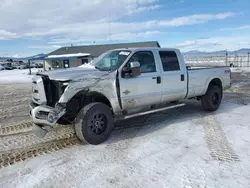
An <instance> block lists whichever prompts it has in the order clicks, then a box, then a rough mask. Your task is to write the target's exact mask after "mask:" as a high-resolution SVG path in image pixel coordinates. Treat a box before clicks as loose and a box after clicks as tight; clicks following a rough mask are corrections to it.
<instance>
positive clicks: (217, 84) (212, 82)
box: [209, 78, 222, 89]
mask: <svg viewBox="0 0 250 188" xmlns="http://www.w3.org/2000/svg"><path fill="white" fill-rule="evenodd" d="M211 85H215V86H218V87H220V88H221V89H222V82H221V80H220V79H219V78H214V79H213V80H211V82H210V83H209V86H211Z"/></svg>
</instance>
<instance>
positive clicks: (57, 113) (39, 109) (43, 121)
mask: <svg viewBox="0 0 250 188" xmlns="http://www.w3.org/2000/svg"><path fill="white" fill-rule="evenodd" d="M29 108H30V116H31V118H32V121H33V123H34V126H33V130H34V133H35V134H36V135H37V136H39V137H44V136H45V135H46V133H47V132H48V130H49V129H51V128H53V127H54V126H55V125H56V123H57V121H58V120H59V119H60V118H61V117H62V116H63V115H64V114H65V113H66V109H64V108H53V107H50V106H46V105H41V106H37V105H36V104H35V103H34V102H33V101H31V102H30V103H29Z"/></svg>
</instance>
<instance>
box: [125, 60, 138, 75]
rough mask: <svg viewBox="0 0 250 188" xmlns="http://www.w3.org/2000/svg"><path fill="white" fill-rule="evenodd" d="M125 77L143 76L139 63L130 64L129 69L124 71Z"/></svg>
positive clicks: (126, 68)
mask: <svg viewBox="0 0 250 188" xmlns="http://www.w3.org/2000/svg"><path fill="white" fill-rule="evenodd" d="M122 71H123V75H124V76H125V77H136V76H139V75H141V65H140V63H139V62H130V63H129V67H124V68H123V69H122Z"/></svg>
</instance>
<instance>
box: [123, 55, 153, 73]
mask: <svg viewBox="0 0 250 188" xmlns="http://www.w3.org/2000/svg"><path fill="white" fill-rule="evenodd" d="M130 62H139V63H140V66H141V73H149V72H156V66H155V59H154V54H153V53H152V52H151V51H140V52H136V53H134V55H133V56H132V57H131V58H130V60H129V61H128V64H127V65H129V63H130Z"/></svg>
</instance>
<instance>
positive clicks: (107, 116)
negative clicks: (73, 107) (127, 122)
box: [75, 102, 114, 145]
mask: <svg viewBox="0 0 250 188" xmlns="http://www.w3.org/2000/svg"><path fill="white" fill-rule="evenodd" d="M113 127H114V118H113V114H112V111H111V109H110V107H109V106H107V105H106V104H103V103H99V102H95V103H90V104H88V105H86V106H84V107H83V108H82V110H81V111H80V112H79V113H78V115H77V117H76V121H75V131H76V135H77V137H78V138H79V139H80V140H81V141H83V142H88V143H89V144H93V145H97V144H100V143H102V142H104V141H106V140H107V139H108V138H109V136H110V134H111V132H112V130H113Z"/></svg>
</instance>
